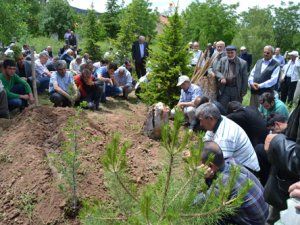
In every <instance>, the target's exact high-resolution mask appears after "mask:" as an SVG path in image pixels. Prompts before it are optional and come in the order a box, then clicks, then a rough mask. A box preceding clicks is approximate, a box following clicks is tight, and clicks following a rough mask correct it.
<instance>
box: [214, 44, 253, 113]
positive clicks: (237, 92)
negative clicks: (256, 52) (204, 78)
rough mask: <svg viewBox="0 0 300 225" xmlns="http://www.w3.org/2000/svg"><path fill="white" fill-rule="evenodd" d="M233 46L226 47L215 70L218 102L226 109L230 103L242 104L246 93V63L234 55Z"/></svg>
mask: <svg viewBox="0 0 300 225" xmlns="http://www.w3.org/2000/svg"><path fill="white" fill-rule="evenodd" d="M236 50H237V49H236V47H235V46H227V47H226V55H227V56H225V57H223V58H221V60H220V63H219V64H218V67H217V69H216V77H217V79H218V98H217V99H218V101H219V102H220V103H221V104H222V105H223V106H224V107H225V108H226V107H227V105H228V103H229V102H231V101H238V102H242V101H243V97H244V96H245V95H246V93H247V82H248V74H247V62H246V61H245V60H243V59H241V58H239V57H238V56H237V55H236Z"/></svg>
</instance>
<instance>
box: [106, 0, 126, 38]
mask: <svg viewBox="0 0 300 225" xmlns="http://www.w3.org/2000/svg"><path fill="white" fill-rule="evenodd" d="M118 2H119V0H108V1H106V12H105V13H104V14H103V25H104V27H105V30H106V33H107V36H108V37H109V38H113V39H115V38H116V37H117V34H118V32H119V30H120V22H119V16H120V13H121V8H122V5H123V4H122V5H121V4H118Z"/></svg>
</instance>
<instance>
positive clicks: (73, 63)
mask: <svg viewBox="0 0 300 225" xmlns="http://www.w3.org/2000/svg"><path fill="white" fill-rule="evenodd" d="M70 70H71V71H72V72H73V73H75V74H79V73H80V64H77V62H76V59H73V60H72V61H71V63H70Z"/></svg>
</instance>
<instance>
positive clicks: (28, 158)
mask: <svg viewBox="0 0 300 225" xmlns="http://www.w3.org/2000/svg"><path fill="white" fill-rule="evenodd" d="M146 111H147V110H146V107H145V106H143V105H132V104H130V103H122V105H121V107H120V108H117V107H114V106H111V108H105V109H104V110H102V111H101V112H87V113H86V114H85V119H86V121H87V123H86V126H85V127H83V130H84V131H85V132H86V134H87V135H85V137H82V138H81V139H80V140H79V143H80V146H81V149H80V151H81V154H80V162H81V166H80V171H79V193H80V196H81V197H83V198H98V199H102V200H105V199H108V198H109V196H108V193H107V190H106V187H105V185H104V180H103V168H102V165H101V163H100V159H101V156H102V154H103V153H104V151H105V146H106V144H107V143H108V142H109V141H110V140H111V136H112V134H113V133H114V132H119V133H121V135H122V137H123V138H124V139H127V140H129V141H131V143H132V144H133V145H132V147H131V148H130V150H129V151H128V158H129V164H130V171H131V174H132V178H133V179H134V180H135V181H136V182H137V183H139V184H143V183H146V182H149V181H152V180H153V179H154V178H155V174H156V173H157V171H158V170H159V169H160V165H161V164H160V162H159V161H160V160H159V158H160V157H159V144H158V143H157V142H155V141H153V140H150V139H148V138H147V137H145V136H142V135H141V134H140V129H141V127H142V125H143V122H144V120H145V115H146ZM74 112H75V111H74V109H70V108H53V107H48V106H43V107H39V108H36V109H31V110H28V111H25V112H23V113H22V114H20V115H19V116H17V117H16V118H15V119H14V120H13V123H12V125H11V126H10V127H9V128H8V129H7V130H5V131H4V133H3V134H2V136H1V137H0V224H5V225H10V224H39V225H41V224H77V223H78V221H66V219H65V218H64V217H63V210H62V207H63V205H64V202H65V201H64V196H63V195H62V193H60V192H59V190H58V187H57V184H58V182H57V176H56V175H55V174H53V170H52V169H51V167H50V166H49V163H48V160H47V154H48V153H50V152H59V151H60V146H61V144H62V142H63V140H64V135H63V127H64V126H65V124H66V121H67V119H68V117H69V116H71V115H74Z"/></svg>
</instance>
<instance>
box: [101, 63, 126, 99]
mask: <svg viewBox="0 0 300 225" xmlns="http://www.w3.org/2000/svg"><path fill="white" fill-rule="evenodd" d="M117 69H118V66H117V64H115V63H110V64H108V65H107V66H102V67H100V68H98V69H97V70H96V72H95V73H96V74H97V78H98V79H99V80H101V81H103V82H104V83H105V86H104V94H103V95H102V98H101V102H106V97H109V96H118V95H120V94H121V93H122V91H121V90H120V89H119V88H118V87H117V86H116V84H115V81H114V73H115V71H116V70H117Z"/></svg>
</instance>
